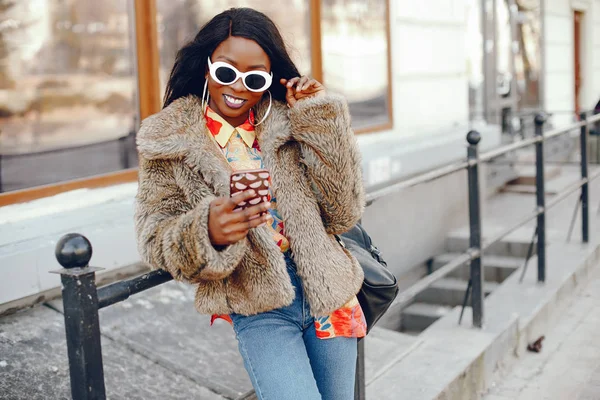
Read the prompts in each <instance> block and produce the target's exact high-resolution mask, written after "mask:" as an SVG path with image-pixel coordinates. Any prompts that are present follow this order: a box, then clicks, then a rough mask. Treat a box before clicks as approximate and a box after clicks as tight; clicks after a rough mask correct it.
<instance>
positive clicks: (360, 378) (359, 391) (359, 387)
mask: <svg viewBox="0 0 600 400" xmlns="http://www.w3.org/2000/svg"><path fill="white" fill-rule="evenodd" d="M366 398H367V395H366V387H365V340H364V339H362V340H359V341H358V357H357V358H356V378H355V381H354V400H365V399H366Z"/></svg>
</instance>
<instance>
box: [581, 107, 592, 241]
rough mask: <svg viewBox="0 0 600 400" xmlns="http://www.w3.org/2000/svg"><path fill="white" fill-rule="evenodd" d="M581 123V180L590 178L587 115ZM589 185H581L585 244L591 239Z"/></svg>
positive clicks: (582, 118) (582, 226)
mask: <svg viewBox="0 0 600 400" xmlns="http://www.w3.org/2000/svg"><path fill="white" fill-rule="evenodd" d="M581 121H582V122H583V123H585V125H583V126H582V127H581V133H580V144H581V179H587V178H588V125H587V113H585V112H582V113H581ZM588 205H589V185H588V182H585V183H584V184H583V185H581V238H582V240H583V243H587V242H588V241H589V237H590V225H589V223H590V218H589V207H588Z"/></svg>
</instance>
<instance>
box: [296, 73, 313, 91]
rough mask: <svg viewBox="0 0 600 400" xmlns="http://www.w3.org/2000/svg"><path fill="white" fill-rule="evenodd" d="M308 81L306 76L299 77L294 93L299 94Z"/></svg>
mask: <svg viewBox="0 0 600 400" xmlns="http://www.w3.org/2000/svg"><path fill="white" fill-rule="evenodd" d="M309 81H310V78H309V77H308V76H306V75H304V76H303V77H301V78H300V80H299V81H298V83H297V84H296V93H298V92H301V91H302V90H303V89H304V87H305V86H306V85H307V84H308V82H309Z"/></svg>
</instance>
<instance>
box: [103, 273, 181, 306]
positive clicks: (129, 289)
mask: <svg viewBox="0 0 600 400" xmlns="http://www.w3.org/2000/svg"><path fill="white" fill-rule="evenodd" d="M171 280H173V277H172V276H171V274H170V273H169V272H167V271H165V270H162V269H158V270H155V271H150V272H148V273H146V274H143V275H140V276H137V277H135V278H132V279H129V280H124V281H119V282H115V283H111V284H110V285H106V286H102V287H101V288H99V289H98V308H104V307H108V306H110V305H113V304H115V303H118V302H120V301H123V300H127V299H128V298H129V296H131V295H133V294H136V293H140V292H143V291H144V290H146V289H151V288H153V287H155V286H158V285H161V284H163V283H166V282H169V281H171Z"/></svg>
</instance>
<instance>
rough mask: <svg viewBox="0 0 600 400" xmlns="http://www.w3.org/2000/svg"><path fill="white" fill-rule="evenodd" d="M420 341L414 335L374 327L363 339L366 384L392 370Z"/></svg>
mask: <svg viewBox="0 0 600 400" xmlns="http://www.w3.org/2000/svg"><path fill="white" fill-rule="evenodd" d="M421 341H422V340H421V339H419V338H418V337H416V336H414V335H407V334H405V333H400V332H395V331H392V330H389V329H384V328H379V327H374V328H373V329H372V330H371V332H369V335H368V336H367V338H366V339H365V378H366V384H367V385H368V384H369V383H371V382H373V381H374V380H375V379H377V378H378V377H379V376H381V375H382V374H384V373H386V372H387V371H388V370H390V369H391V368H393V367H394V365H395V364H396V363H398V362H400V361H401V360H402V359H403V358H404V357H405V356H406V355H408V354H409V353H410V352H411V351H412V350H413V349H415V348H416V347H417V346H418V345H419V344H420V343H421Z"/></svg>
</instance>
